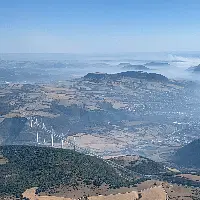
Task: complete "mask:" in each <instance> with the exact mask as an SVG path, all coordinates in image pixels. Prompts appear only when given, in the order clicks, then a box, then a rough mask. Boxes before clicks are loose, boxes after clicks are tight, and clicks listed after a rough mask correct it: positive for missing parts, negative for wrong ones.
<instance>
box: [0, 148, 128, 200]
mask: <svg viewBox="0 0 200 200" xmlns="http://www.w3.org/2000/svg"><path fill="white" fill-rule="evenodd" d="M0 154H1V156H0V172H1V173H0V197H1V196H3V195H20V194H21V193H22V192H24V191H25V190H26V189H27V188H31V187H39V188H40V189H41V190H44V191H45V190H46V189H48V188H50V187H56V186H60V185H75V186H76V185H77V184H78V182H80V181H82V182H84V183H85V184H93V185H97V186H98V185H101V184H102V183H106V184H109V185H110V187H119V186H128V185H129V184H130V182H129V181H127V180H124V178H123V177H121V176H120V175H119V174H118V173H117V171H116V170H115V169H114V168H113V167H112V166H110V165H108V164H107V163H106V162H104V161H103V160H102V159H99V158H96V157H94V156H88V155H84V154H81V153H78V152H74V151H72V150H66V149H56V148H46V147H33V146H1V147H0Z"/></svg>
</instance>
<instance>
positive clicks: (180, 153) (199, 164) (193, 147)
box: [173, 139, 200, 169]
mask: <svg viewBox="0 0 200 200" xmlns="http://www.w3.org/2000/svg"><path fill="white" fill-rule="evenodd" d="M173 160H174V162H175V163H176V164H177V165H180V166H183V167H186V168H199V169H200V139H198V140H194V141H193V142H191V143H189V144H187V145H186V146H184V147H182V148H181V149H179V150H177V152H176V153H175V155H174V158H173Z"/></svg>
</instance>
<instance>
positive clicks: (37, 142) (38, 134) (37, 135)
mask: <svg viewBox="0 0 200 200" xmlns="http://www.w3.org/2000/svg"><path fill="white" fill-rule="evenodd" d="M38 142H39V134H38V132H37V143H38Z"/></svg>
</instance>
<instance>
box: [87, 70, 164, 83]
mask: <svg viewBox="0 0 200 200" xmlns="http://www.w3.org/2000/svg"><path fill="white" fill-rule="evenodd" d="M121 78H137V79H146V80H148V81H164V82H166V81H168V78H167V77H165V76H163V75H161V74H156V73H147V72H141V71H138V72H136V71H127V72H121V73H117V74H106V73H88V74H87V75H85V76H84V79H85V80H90V81H100V80H104V79H111V80H116V79H121Z"/></svg>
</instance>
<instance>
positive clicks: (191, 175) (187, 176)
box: [177, 174, 200, 182]
mask: <svg viewBox="0 0 200 200" xmlns="http://www.w3.org/2000/svg"><path fill="white" fill-rule="evenodd" d="M177 176H180V177H183V178H186V179H189V180H192V181H196V182H199V181H200V176H198V175H193V174H179V175H177Z"/></svg>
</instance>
